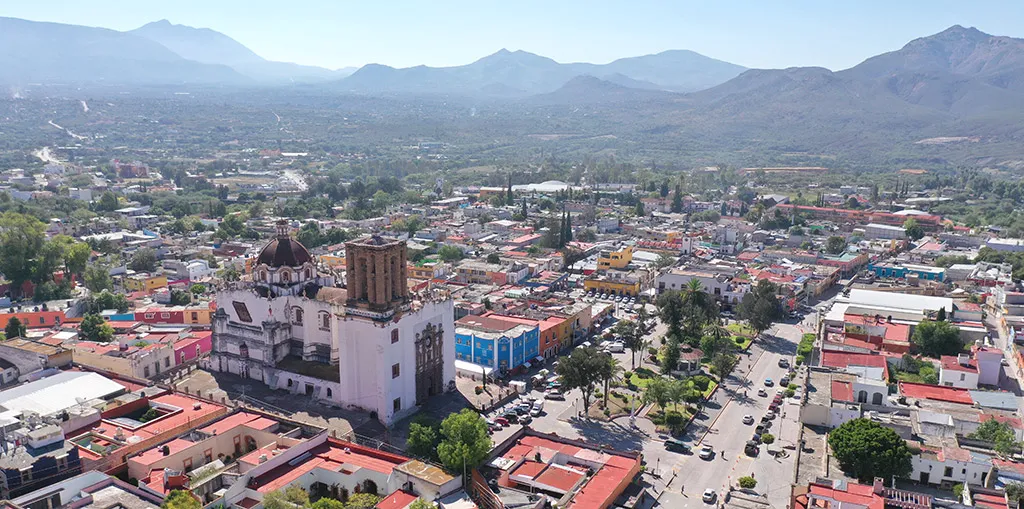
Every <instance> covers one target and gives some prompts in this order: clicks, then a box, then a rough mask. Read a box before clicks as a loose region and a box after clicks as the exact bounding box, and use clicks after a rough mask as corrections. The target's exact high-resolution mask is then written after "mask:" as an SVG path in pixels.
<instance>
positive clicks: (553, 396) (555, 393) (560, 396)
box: [544, 391, 565, 401]
mask: <svg viewBox="0 0 1024 509" xmlns="http://www.w3.org/2000/svg"><path fill="white" fill-rule="evenodd" d="M544 399H557V400H561V401H565V395H563V394H562V393H561V392H558V391H548V392H546V393H544Z"/></svg>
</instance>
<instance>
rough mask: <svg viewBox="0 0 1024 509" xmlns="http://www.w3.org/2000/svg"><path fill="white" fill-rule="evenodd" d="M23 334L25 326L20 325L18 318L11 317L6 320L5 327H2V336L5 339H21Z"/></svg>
mask: <svg viewBox="0 0 1024 509" xmlns="http://www.w3.org/2000/svg"><path fill="white" fill-rule="evenodd" d="M25 332H26V328H25V324H23V323H21V320H18V317H16V316H12V317H11V319H10V320H7V326H6V327H4V336H5V337H6V338H7V339H14V338H23V337H25Z"/></svg>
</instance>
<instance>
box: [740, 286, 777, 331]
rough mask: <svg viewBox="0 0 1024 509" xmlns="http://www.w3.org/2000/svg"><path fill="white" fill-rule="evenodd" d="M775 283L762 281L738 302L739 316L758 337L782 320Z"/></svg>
mask: <svg viewBox="0 0 1024 509" xmlns="http://www.w3.org/2000/svg"><path fill="white" fill-rule="evenodd" d="M777 293H778V287H777V286H775V283H772V282H771V281H768V280H766V279H762V280H761V281H759V282H758V283H757V285H756V286H754V288H753V289H752V290H751V291H749V292H747V294H746V295H744V296H743V300H742V301H740V306H739V310H738V311H739V316H740V318H743V319H744V320H746V321H747V323H748V324H749V325H750V327H751V328H753V329H754V331H755V332H756V333H757V334H758V335H760V334H761V333H762V332H764V331H766V330H768V329H769V328H771V326H772V324H773V323H775V322H776V321H777V320H779V319H780V318H782V303H781V302H779V297H778V296H777Z"/></svg>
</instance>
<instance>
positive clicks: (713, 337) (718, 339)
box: [701, 319, 734, 357]
mask: <svg viewBox="0 0 1024 509" xmlns="http://www.w3.org/2000/svg"><path fill="white" fill-rule="evenodd" d="M703 332H704V339H703V340H702V341H701V348H702V349H703V350H704V354H705V355H707V356H708V357H713V356H714V355H715V354H716V353H718V352H723V351H729V350H731V349H732V347H733V346H734V345H733V342H732V333H731V332H729V329H726V328H725V326H723V325H722V323H721V322H720V321H718V320H717V319H716V320H712V321H710V322H708V324H707V325H705V326H704V331H703Z"/></svg>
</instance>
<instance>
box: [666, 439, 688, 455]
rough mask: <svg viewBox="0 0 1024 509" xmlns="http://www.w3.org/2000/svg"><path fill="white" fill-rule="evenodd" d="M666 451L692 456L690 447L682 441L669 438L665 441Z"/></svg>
mask: <svg viewBox="0 0 1024 509" xmlns="http://www.w3.org/2000/svg"><path fill="white" fill-rule="evenodd" d="M665 449H666V450H669V451H673V452H681V453H683V454H690V450H691V449H690V445H689V444H687V443H686V442H683V441H682V440H679V439H675V438H669V439H667V440H665Z"/></svg>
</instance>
